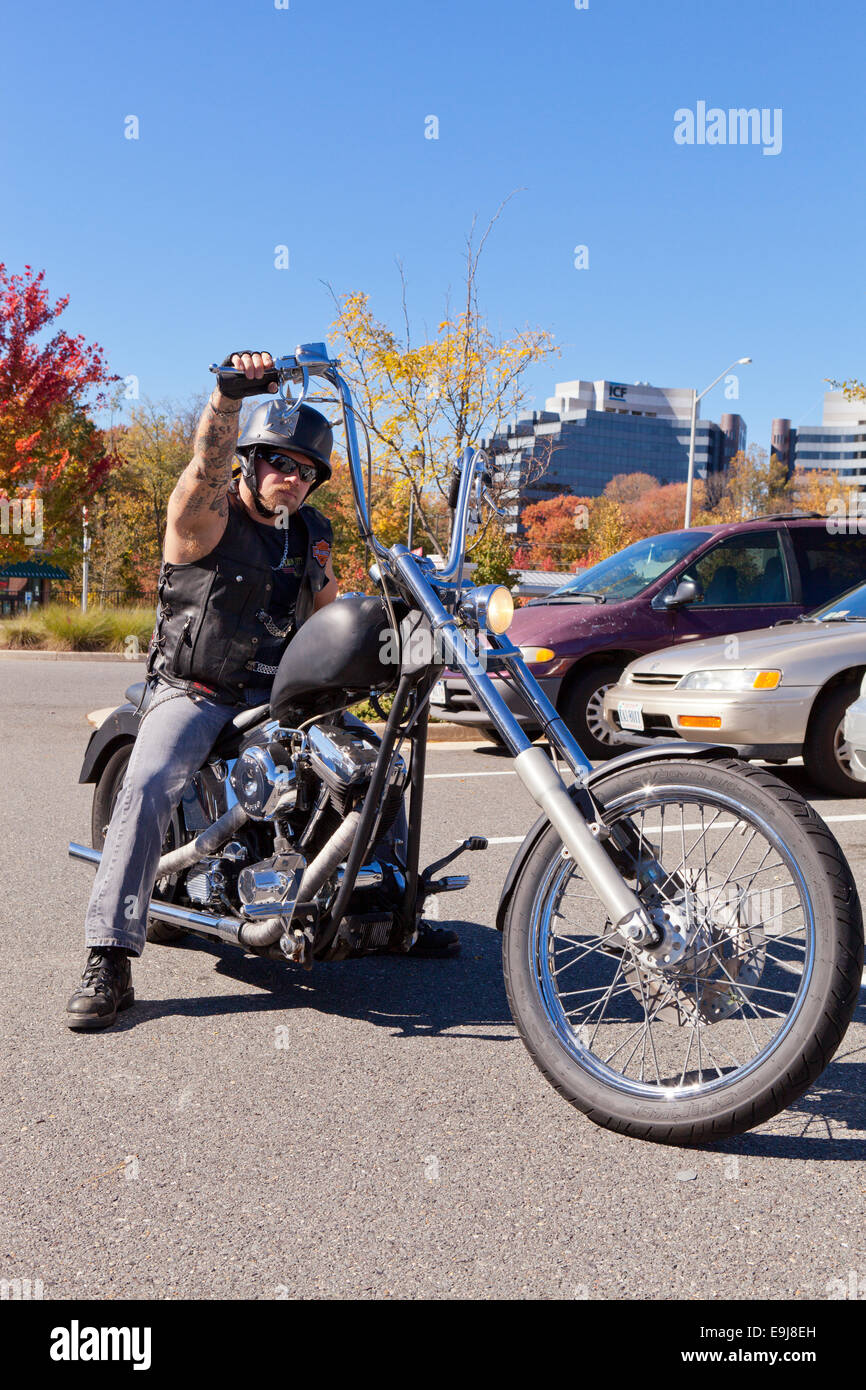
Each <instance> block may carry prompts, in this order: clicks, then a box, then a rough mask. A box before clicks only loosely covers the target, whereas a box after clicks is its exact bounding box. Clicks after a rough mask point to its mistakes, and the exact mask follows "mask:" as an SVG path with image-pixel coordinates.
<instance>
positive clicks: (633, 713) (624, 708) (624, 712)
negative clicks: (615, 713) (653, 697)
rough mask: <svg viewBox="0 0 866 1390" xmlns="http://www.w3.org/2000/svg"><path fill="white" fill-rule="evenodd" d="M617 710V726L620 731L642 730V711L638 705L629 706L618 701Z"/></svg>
mask: <svg viewBox="0 0 866 1390" xmlns="http://www.w3.org/2000/svg"><path fill="white" fill-rule="evenodd" d="M617 708H618V710H619V726H620V728H621V729H635V730H642V729H643V710H642V709H641V707H640V705H629V704H626V703H625V702H624V701H622V700H620V702H619V705H618V707H617Z"/></svg>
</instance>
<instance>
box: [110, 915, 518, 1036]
mask: <svg viewBox="0 0 866 1390" xmlns="http://www.w3.org/2000/svg"><path fill="white" fill-rule="evenodd" d="M437 925H439V926H444V927H449V928H451V929H452V930H454V931H456V932H457V933H458V934H459V936H460V941H461V948H462V949H461V954H460V955H459V956H458V957H456V958H453V959H445V960H411V959H401V958H399V957H397V956H367V957H364V958H362V959H360V960H349V961H339V962H334V963H328V962H322V963H318V964H316V965H314V967H313V969H312V970H311V971H305V970H302V969H301V967H300V966H297V965H292V964H289V963H288V962H287V963H286V964H285V965H283V964H281V963H280V962H279V961H271V960H265V959H263V958H262V957H260V956H246V955H241V954H240V953H239V952H238V951H237V950H234V949H233V948H232V947H230V946H221V945H218V944H217V943H213V944H212V943H210V942H208V941H204V940H201V939H193V938H191V937H188V938H187V939H186V940H185V942H184V943H183V946H182V947H181V948H180V949H181V950H182V951H183V953H184V954H185V955H186V954H189V955H190V956H191V957H192V956H193V955H208V956H212V957H213V958H214V960H215V963H216V972H215V973H216V974H217V975H219V976H223V977H224V978H225V979H226V980H236V981H238V982H242V983H243V984H244V985H245V986H246V987H247V989H249V987H251V986H252V987H253V988H255V989H256V990H257V991H258V992H257V993H255V994H250V993H248V992H245V993H243V994H227V995H225V996H219V997H216V998H215V997H214V996H213V995H207V996H198V997H195V998H178V999H170V1000H149V999H147V998H146V997H143V996H144V994H145V990H146V974H145V971H144V970H142V972H141V975H140V977H139V979H140V981H141V987H140V988H139V979H137V981H136V989H137V991H139V1000H138V1003H137V1006H136V1008H135V1009H134V1010H133V1012H132V1014H131V1015H129V1016H125V1015H120V1016H119V1018H118V1022H117V1024H116V1025H115V1027H116V1028H117V1029H120V1028H126V1027H135V1026H139V1025H146V1024H147V1022H148V1021H149V1020H151V1019H155V1018H161V1017H165V1016H166V1015H178V1014H181V1015H192V1016H194V1017H203V1018H207V1017H213V1016H215V1015H223V1014H244V1013H259V1012H262V1013H268V1012H274V1011H276V1012H286V1011H288V1010H291V1009H293V1008H304V1009H316V1010H317V1011H318V1012H320V1013H323V1014H333V1015H337V1016H342V1017H346V1018H357V1019H361V1020H364V1021H365V1022H368V1023H374V1024H377V1025H378V1026H380V1027H382V1028H387V1029H389V1030H390V1032H391V1033H392V1035H393V1036H394V1037H418V1036H437V1035H439V1034H442V1033H448V1032H450V1031H451V1030H452V1029H459V1030H460V1032H459V1036H460V1037H462V1038H467V1039H469V1038H473V1039H484V1040H486V1041H490V1042H503V1041H511V1040H513V1039H514V1038H515V1037H516V1032H515V1029H514V1024H513V1023H512V1020H511V1014H510V1012H509V1009H508V1002H507V1000H506V997H505V986H504V984H503V980H502V960H501V944H502V938H501V937H500V935H499V933H498V932H497V931H493V930H491V928H489V927H482V926H479V925H478V924H477V923H475V922H463V921H459V922H458V921H451V922H441V923H438V924H437ZM150 949H151V950H152V949H154V948H153V947H151V948H150ZM157 949H171V950H175V949H178V948H176V947H170V948H163V947H159V948H157ZM190 963H191V964H192V961H191V962H190Z"/></svg>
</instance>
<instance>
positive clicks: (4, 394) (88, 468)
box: [0, 263, 117, 562]
mask: <svg viewBox="0 0 866 1390" xmlns="http://www.w3.org/2000/svg"><path fill="white" fill-rule="evenodd" d="M44 279H45V272H44V271H39V273H38V274H34V272H33V270H32V268H31V267H30V266H25V267H24V274H23V275H11V274H9V273H8V271H7V269H6V267H5V265H3V264H2V263H0V498H2V499H4V500H8V501H12V500H14V499H25V498H26V499H30V501H31V502H36V501H39V502H40V503H41V505H42V530H43V534H44V544H45V545H46V546H48V547H50V548H51V549H52V551H53V553H54V557H55V558H56V559H57V560H59V561H61V562H63V561H65V560H68V559H69V558H71V556H72V555H73V554H74V553H75V548H76V545H77V542H78V537H79V535H80V507H81V505H82V503H84V502H86V501H87V500H88V499H90V498H91V497H92V496H93V494H94V492H95V490H96V489H97V488H98V486H99V484H100V482H101V480H102V479H103V478H105V477H106V476H107V474H108V473H109V471H110V470H111V468H112V467H113V466H114V465H115V464H116V458H115V457H114V456H113V455H112V454H111V452H110V450H109V449H107V448H106V443H105V440H104V437H103V434H102V431H101V430H99V429H98V428H97V427H96V425H95V424H94V422H93V420H92V419H91V418H90V412H91V411H93V410H96V409H99V408H101V407H102V406H104V405H105V404H106V403H107V399H108V390H109V387H110V385H111V383H112V382H114V381H116V380H117V377H116V376H111V375H109V373H108V370H107V368H106V365H105V360H104V356H103V353H102V349H101V348H100V347H99V346H97V345H96V344H93V343H91V344H87V343H86V342H85V339H84V336H83V335H82V334H78V335H76V336H75V337H73V336H70V334H68V333H66V332H65V331H64V330H63V329H60V330H58V331H56V332H54V333H53V336H51V337H49V338H48V339H47V341H46V340H45V335H46V333H47V332H48V331H49V330H50V328H51V326H52V325H53V324H54V323H55V321H56V320H57V319H58V318H59V317H60V315H61V314H62V313H63V312H64V311H65V309H66V308H67V306H68V304H69V296H68V295H65V296H63V297H62V298H60V299H57V300H55V301H54V302H53V303H52V302H51V299H50V297H49V294H48V291H47V289H46V287H45V284H44ZM3 551H4V556H5V557H7V558H9V559H14V558H20V557H21V556H22V555H24V554H27V553H28V548H27V547H26V545H25V541H24V537H23V536H15V535H9V536H4V538H3ZM29 553H32V551H31V552H29Z"/></svg>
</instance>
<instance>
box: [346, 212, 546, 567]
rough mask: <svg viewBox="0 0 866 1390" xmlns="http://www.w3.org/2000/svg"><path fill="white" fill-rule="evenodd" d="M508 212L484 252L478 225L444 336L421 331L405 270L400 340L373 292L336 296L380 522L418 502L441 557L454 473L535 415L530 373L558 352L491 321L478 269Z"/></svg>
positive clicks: (498, 482) (505, 480)
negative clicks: (484, 443) (466, 456)
mask: <svg viewBox="0 0 866 1390" xmlns="http://www.w3.org/2000/svg"><path fill="white" fill-rule="evenodd" d="M506 201H507V200H506ZM502 206H504V204H503V205H502ZM501 211H502V207H500V208H499V209H498V210H497V212H496V214H495V215H494V216H493V218H491V220H490V223H489V224H488V226H487V229H486V230H485V232H484V234H483V235H482V236H481V237H480V239H479V240H478V242H477V244H476V240H475V229H474V225H473V228H472V231H471V232H470V234H469V237H468V239H467V248H466V269H465V283H464V286H463V290H462V292H461V305H460V308H459V310H457V311H455V312H452V311H451V308H450V306H449V305H448V304H447V302H446V308H445V313H444V317H443V318H442V319H441V320H440V322H439V323H438V325H437V328H436V332H435V333H434V334H430V333H427V332H425V333H423V334H421V335H420V336H419V335H416V333H415V332H414V330H413V328H412V324H411V321H410V315H409V310H408V305H407V298H406V280H405V276H404V273H403V268H402V266H400V278H401V284H402V290H403V294H402V302H403V322H402V325H401V327H400V329H399V331H398V330H396V329H394V328H391V327H389V326H388V325H387V324H386V323H384V322H382V321H381V320H380V319H378V318H377V317H376V315H375V314H374V312H373V310H372V308H371V306H370V300H369V296H368V295H367V294H365V293H364V292H362V291H354V292H352V293H349V294H345V295H343V296H342V297H340V296H338V295H337V294H336V293H335V292H334V291H333V289H331V294H332V296H333V299H334V303H335V307H336V311H337V312H336V318H335V320H334V323H333V325H332V328H331V344H332V347H333V348H335V349H336V351H337V353H338V355H339V356H340V358H341V360H342V363H343V371H344V373H345V375H346V377H347V379H348V381H349V382H350V384H351V386H352V390H353V394H354V396H355V401H356V405H357V408H358V410H359V413H360V415H361V417H362V419H363V421H364V424H365V426H366V428H367V430H368V432H369V436H370V446H371V454H372V474H373V499H372V500H373V511H374V520H375V512H376V510H377V507H378V506H380V505H381V504H383V503H384V506H385V508H386V509H387V510H388V512H389V515H390V519H391V521H392V522H394V520H395V519H397V518H399V519H402V518H403V517H404V516H406V515H407V514H408V509H409V502H410V499H411V501H412V506H413V512H414V519H415V524H414V538H415V543H416V544H420V543H423V544H424V545H425V548H426V549H428V550H429V551H432V552H433V553H435V554H441V551H442V544H443V527H442V524H441V520H442V511H443V507H444V505H445V499H446V498H447V493H448V483H449V478H450V474H451V470H452V468H453V466H454V464H455V463H456V462H458V461H459V459H460V456H461V454H462V452H463V450H464V449H465V448H466V446H467V445H475V446H477V445H478V444H480V442H481V440H482V438H488V439H489V438H490V437H491V436H493V435H495V434H497V433H499V432H500V431H503V430H504V429H505V427H506V425H507V423H508V422H509V421H510V420H514V419H516V417H517V416H518V415H520V414H521V413H525V411H526V409H527V406H528V403H529V392H528V389H527V386H526V372H527V369H528V368H529V367H531V366H532V365H533V364H534V363H537V362H540V361H543V360H544V359H546V358H547V357H549V356H551V355H552V354H553V353H555V352H558V349H557V348H556V347H555V345H554V343H553V339H552V337H551V335H550V334H549V333H548V332H547V331H546V330H544V329H541V328H529V327H527V328H524V329H522V330H520V331H517V332H515V333H514V334H513V335H512V336H510V337H504V336H502V335H501V334H499V333H498V332H495V331H494V330H493V328H492V327H491V326H490V324H489V323H488V321H487V320H486V319H485V317H484V316H483V314H482V313H481V310H480V308H479V303H478V261H479V257H480V255H481V252H482V250H483V247H484V243H485V241H486V239H487V237H488V235H489V233H490V230H491V228H492V227H493V224H494V223H495V222H496V220H497V218H498V217H499V215H500V213H501ZM329 288H330V287H329ZM362 448H363V443H362ZM544 466H546V465H545V464H544V463H543V462H542V461H541V460H539V459H538V458H534V459H533V460H532V461H528V462H527V463H526V464H525V465H523V467H524V470H529V469H531V470H532V473H531V476H532V477H536V476H538V474H539V473H540V472H542V471H543V468H544ZM529 476H530V475H529V474H528V472H527V471H524V472H523V473H522V474H521V472H520V468H518V469H516V470H514V471H512V472H510V473H509V474H508V475H507V476H503V475H501V474H498V475H496V476H495V481H494V489H493V491H494V495H496V497H497V499H498V500H499V501H508V500H509V499H510V498H511V497H516V495H517V491H518V489H519V487H520V486H522V485H523V484H525V483H526V481H528V478H529ZM476 539H477V541H478V542H479V543H480V541H481V537H478V538H476Z"/></svg>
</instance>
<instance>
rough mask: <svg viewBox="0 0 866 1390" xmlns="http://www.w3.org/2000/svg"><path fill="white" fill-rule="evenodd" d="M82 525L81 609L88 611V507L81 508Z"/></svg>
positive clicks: (84, 611) (83, 611)
mask: <svg viewBox="0 0 866 1390" xmlns="http://www.w3.org/2000/svg"><path fill="white" fill-rule="evenodd" d="M81 525H82V531H83V536H82V544H81V553H82V565H81V611H82V613H86V612H87V589H88V585H89V582H90V537H89V536H88V534H87V508H86V507H82V508H81Z"/></svg>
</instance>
